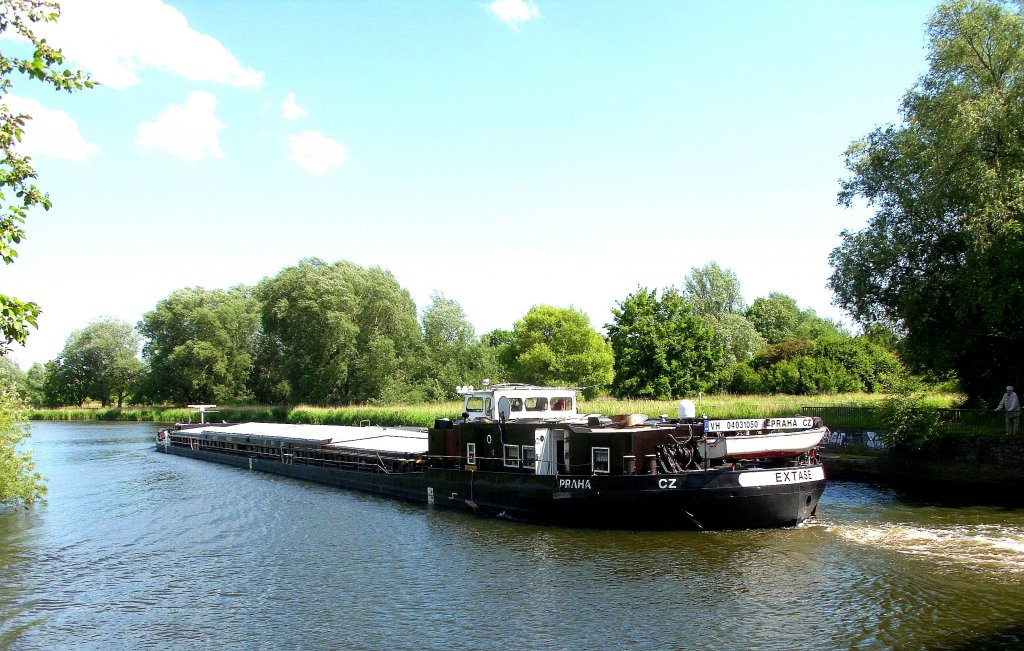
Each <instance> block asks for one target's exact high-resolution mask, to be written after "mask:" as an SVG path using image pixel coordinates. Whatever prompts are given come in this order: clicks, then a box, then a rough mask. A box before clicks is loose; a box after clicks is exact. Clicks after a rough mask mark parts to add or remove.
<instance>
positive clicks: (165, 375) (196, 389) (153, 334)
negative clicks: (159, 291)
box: [139, 285, 259, 404]
mask: <svg viewBox="0 0 1024 651" xmlns="http://www.w3.org/2000/svg"><path fill="white" fill-rule="evenodd" d="M258 329H259V305H258V304H257V302H256V299H255V298H254V297H253V293H252V290H251V289H250V288H248V287H244V286H241V285H240V286H237V287H232V288H231V289H229V290H227V291H224V290H220V289H216V290H206V289H203V288H202V287H192V288H188V289H179V290H177V291H175V292H173V293H171V295H170V296H168V297H167V298H165V299H163V300H162V301H160V302H159V303H157V304H156V307H155V308H154V309H153V310H152V311H150V312H147V313H146V314H145V315H144V316H143V317H142V321H141V322H140V323H139V332H141V333H142V335H143V336H145V337H146V338H147V340H146V343H145V345H144V346H143V349H142V356H143V359H144V360H145V361H146V362H147V363H148V364H149V373H148V374H147V376H146V381H145V383H144V393H145V395H146V396H147V397H148V398H149V399H151V400H156V401H164V400H166V401H175V402H179V403H181V404H196V403H203V404H205V403H211V402H213V403H217V402H230V401H238V400H244V399H245V398H246V397H248V396H249V395H250V392H249V388H248V380H249V377H250V375H251V374H252V372H253V366H254V358H255V355H256V333H257V330H258Z"/></svg>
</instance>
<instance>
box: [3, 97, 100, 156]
mask: <svg viewBox="0 0 1024 651" xmlns="http://www.w3.org/2000/svg"><path fill="white" fill-rule="evenodd" d="M3 102H4V104H6V105H7V107H8V108H9V109H10V110H11V113H16V114H24V115H29V116H31V117H32V119H31V120H28V121H27V122H26V124H25V135H24V136H23V138H22V140H21V142H20V143H18V145H17V149H18V152H19V153H21V154H24V155H29V156H35V155H40V156H52V157H54V158H63V159H65V160H80V161H87V160H89V157H90V156H95V155H96V154H99V153H100V148H99V147H97V146H96V145H94V144H92V143H91V142H89V141H88V140H86V139H85V138H83V137H82V134H81V132H79V131H78V123H77V122H75V121H74V120H73V119H71V116H70V115H68V114H67V113H65V112H64V111H54V110H50V109H48V108H45V107H44V106H43V105H42V104H40V103H39V102H37V101H36V100H34V99H28V98H27V97H18V96H16V95H7V96H6V97H5V98H4V100H3Z"/></svg>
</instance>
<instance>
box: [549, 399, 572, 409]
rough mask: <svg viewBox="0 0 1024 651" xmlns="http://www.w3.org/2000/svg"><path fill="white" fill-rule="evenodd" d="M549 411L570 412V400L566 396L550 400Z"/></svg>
mask: <svg viewBox="0 0 1024 651" xmlns="http://www.w3.org/2000/svg"><path fill="white" fill-rule="evenodd" d="M551 411H572V398H570V397H568V396H563V397H558V398H552V399H551Z"/></svg>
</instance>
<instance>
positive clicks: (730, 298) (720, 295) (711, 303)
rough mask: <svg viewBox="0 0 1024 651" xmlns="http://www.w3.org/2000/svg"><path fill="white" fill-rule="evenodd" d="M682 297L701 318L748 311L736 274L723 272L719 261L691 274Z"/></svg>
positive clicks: (684, 283) (694, 270)
mask: <svg viewBox="0 0 1024 651" xmlns="http://www.w3.org/2000/svg"><path fill="white" fill-rule="evenodd" d="M683 297H684V298H686V300H687V301H689V303H690V305H691V306H692V307H693V311H694V313H695V314H697V315H699V316H713V317H718V316H721V315H723V314H742V313H743V312H744V310H746V306H745V305H744V303H743V296H741V295H740V281H739V279H738V278H737V277H736V273H735V272H734V271H732V270H731V269H722V268H721V267H720V266H718V263H717V262H709V263H707V264H706V265H704V266H703V267H694V268H693V269H692V270H691V271H690V275H688V276H687V277H686V278H685V279H684V280H683Z"/></svg>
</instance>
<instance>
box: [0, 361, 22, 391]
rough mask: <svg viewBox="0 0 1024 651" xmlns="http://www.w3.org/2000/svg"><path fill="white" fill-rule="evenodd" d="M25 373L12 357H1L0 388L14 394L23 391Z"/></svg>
mask: <svg viewBox="0 0 1024 651" xmlns="http://www.w3.org/2000/svg"><path fill="white" fill-rule="evenodd" d="M24 382H25V373H24V372H22V370H21V368H20V367H19V366H18V365H17V364H15V363H14V361H13V360H12V359H11V358H10V357H0V390H6V391H9V392H11V393H14V394H20V393H21V392H22V385H23V384H24Z"/></svg>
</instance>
